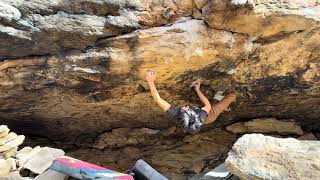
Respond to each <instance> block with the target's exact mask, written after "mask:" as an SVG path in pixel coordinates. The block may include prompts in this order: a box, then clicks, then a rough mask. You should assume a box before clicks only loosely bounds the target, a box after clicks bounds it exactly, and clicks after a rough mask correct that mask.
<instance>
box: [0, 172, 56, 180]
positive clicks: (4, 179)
mask: <svg viewBox="0 0 320 180" xmlns="http://www.w3.org/2000/svg"><path fill="white" fill-rule="evenodd" d="M0 180H33V178H29V177H22V176H21V175H20V173H19V171H13V172H10V173H9V174H7V175H5V176H1V177H0ZM48 180H53V179H48Z"/></svg>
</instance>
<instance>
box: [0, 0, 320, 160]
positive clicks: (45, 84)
mask: <svg viewBox="0 0 320 180" xmlns="http://www.w3.org/2000/svg"><path fill="white" fill-rule="evenodd" d="M319 30H320V25H319V2H318V1H315V0H307V1H264V0H254V1H253V0H250V1H237V0H232V1H231V0H226V1H222V0H212V1H207V0H195V1H192V0H185V1H182V0H178V1H176V0H169V1H160V0H134V1H131V0H130V1H129V0H121V1H113V0H72V1H63V0H50V1H45V2H43V1H40V0H31V1H26V0H2V1H1V3H0V57H1V61H0V120H1V123H4V124H8V125H10V127H13V128H14V129H15V130H16V131H17V132H23V133H24V134H28V135H36V136H41V137H47V138H50V139H51V140H54V141H65V142H68V143H70V144H77V145H81V146H87V147H92V146H96V147H98V148H103V147H107V146H109V145H110V144H108V143H109V141H108V143H106V141H105V140H104V139H107V138H105V137H104V136H103V134H105V133H110V132H111V134H112V133H115V132H114V131H116V130H115V129H119V128H129V129H131V130H134V129H141V128H149V129H153V130H163V129H165V128H169V127H172V126H174V124H173V123H172V122H170V121H169V120H168V118H167V117H166V116H165V114H164V113H163V112H161V110H160V109H159V108H158V107H157V106H156V105H155V103H154V102H153V100H152V98H151V97H150V95H149V92H148V87H147V85H146V83H145V81H144V79H143V74H144V72H145V71H146V70H147V69H154V70H156V71H157V72H158V79H157V81H156V83H157V85H158V87H159V89H160V94H161V95H162V96H163V98H165V99H166V100H168V101H169V102H170V103H172V104H173V105H186V104H190V103H196V104H197V103H200V102H199V100H198V98H197V97H196V95H195V93H194V92H193V90H192V89H191V88H189V84H190V83H191V82H192V81H193V80H194V79H195V78H197V77H201V78H202V79H203V80H204V82H203V83H204V85H203V90H204V91H205V94H206V95H208V96H209V98H210V100H212V102H214V96H215V94H216V93H217V92H219V91H225V90H227V89H235V90H237V92H238V95H239V96H238V101H237V103H235V104H234V105H233V111H231V112H228V113H225V114H223V115H222V116H221V117H220V118H219V120H218V121H217V122H216V123H215V124H214V125H215V126H221V125H227V124H231V123H234V122H237V121H239V120H243V119H254V118H259V117H275V118H278V119H295V120H297V121H298V122H299V123H300V124H301V125H302V128H303V129H308V130H318V129H319V128H320V123H319V120H318V118H319V116H320V112H319V109H320V96H319V93H320V88H319V84H320V81H319V79H320V78H319V77H320V74H319V69H320V64H319V58H320V49H319V47H320V33H319ZM204 131H208V132H209V134H210V133H213V131H212V130H211V129H210V128H208V129H205V130H204ZM129 134H130V133H129ZM146 135H148V134H146ZM139 136H140V135H139ZM158 136H160V137H161V138H166V137H165V136H164V135H163V134H159V135H158ZM97 137H100V138H98V139H99V140H96V138H97ZM120 139H123V137H121V138H120ZM115 141H117V140H115ZM148 141H150V143H151V142H153V139H152V138H150V139H149V140H148ZM119 144H122V143H119ZM131 145H132V146H135V147H137V146H139V142H131V143H127V144H126V143H124V144H123V145H121V148H124V147H125V146H131ZM190 146H192V145H190ZM192 147H193V148H196V146H192ZM113 148H118V147H116V146H113ZM190 149H192V148H190ZM168 161H169V160H168ZM179 162H180V161H179Z"/></svg>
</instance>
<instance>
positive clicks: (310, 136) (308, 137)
mask: <svg viewBox="0 0 320 180" xmlns="http://www.w3.org/2000/svg"><path fill="white" fill-rule="evenodd" d="M298 139H299V140H310V141H317V140H318V139H317V137H316V136H315V135H314V134H313V133H306V134H304V135H302V136H300V137H299V138H298Z"/></svg>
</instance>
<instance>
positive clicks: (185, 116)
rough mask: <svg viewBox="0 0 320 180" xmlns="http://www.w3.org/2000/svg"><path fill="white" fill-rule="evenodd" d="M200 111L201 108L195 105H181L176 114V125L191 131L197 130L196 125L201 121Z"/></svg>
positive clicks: (198, 125) (199, 124) (200, 124)
mask: <svg viewBox="0 0 320 180" xmlns="http://www.w3.org/2000/svg"><path fill="white" fill-rule="evenodd" d="M200 111H201V109H200V108H198V107H196V106H191V107H189V106H186V107H182V108H181V109H180V113H179V115H178V122H177V124H178V126H179V127H181V128H183V129H185V130H186V131H188V132H191V133H194V132H197V131H198V130H199V129H198V127H201V126H202V123H203V122H202V121H201V119H200Z"/></svg>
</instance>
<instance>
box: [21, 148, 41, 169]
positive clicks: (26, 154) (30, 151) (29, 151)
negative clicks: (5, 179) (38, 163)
mask: <svg viewBox="0 0 320 180" xmlns="http://www.w3.org/2000/svg"><path fill="white" fill-rule="evenodd" d="M40 150H41V148H40V146H36V147H35V148H31V147H24V148H22V149H21V150H19V151H18V153H17V155H16V158H17V160H18V165H19V166H22V165H24V164H25V163H26V162H27V161H28V160H29V159H31V158H32V157H33V156H34V155H35V154H37V153H38V152H40Z"/></svg>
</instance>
